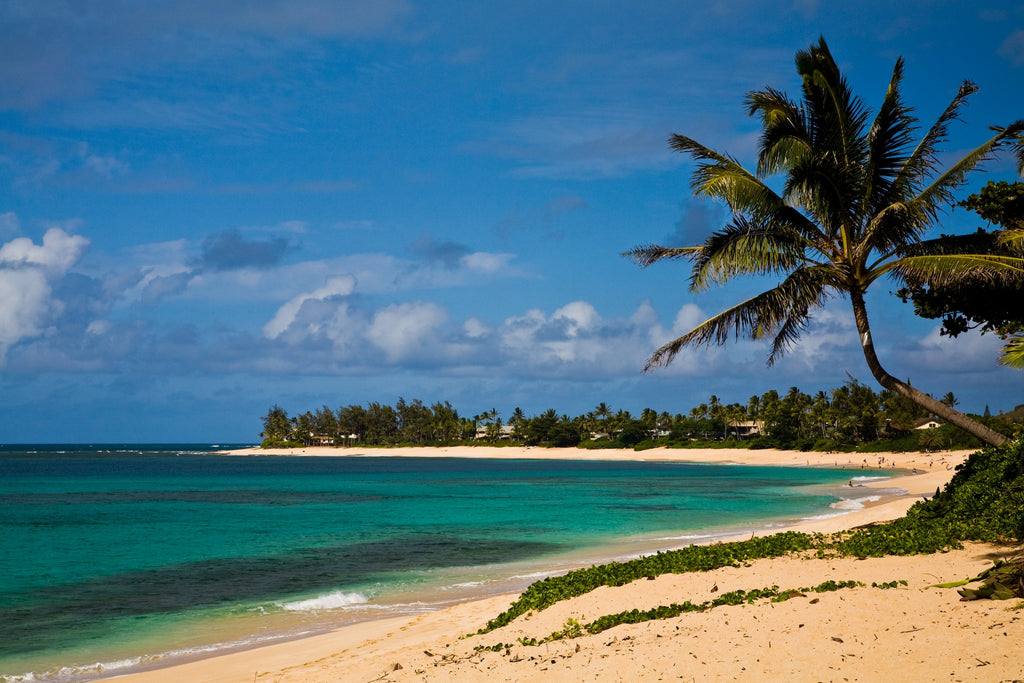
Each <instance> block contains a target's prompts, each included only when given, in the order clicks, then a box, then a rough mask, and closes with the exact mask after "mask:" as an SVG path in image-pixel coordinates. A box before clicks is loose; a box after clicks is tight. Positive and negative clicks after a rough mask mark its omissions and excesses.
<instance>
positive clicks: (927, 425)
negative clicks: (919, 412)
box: [914, 417, 942, 429]
mask: <svg viewBox="0 0 1024 683" xmlns="http://www.w3.org/2000/svg"><path fill="white" fill-rule="evenodd" d="M941 426H942V423H941V422H939V421H938V420H936V419H935V418H934V417H922V418H921V419H920V420H915V421H914V429H935V428H936V427H941Z"/></svg>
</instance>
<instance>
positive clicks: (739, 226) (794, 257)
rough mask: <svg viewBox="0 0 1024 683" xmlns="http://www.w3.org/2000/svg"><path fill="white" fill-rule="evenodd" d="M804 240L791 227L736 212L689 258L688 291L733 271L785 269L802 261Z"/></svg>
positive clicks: (753, 272)
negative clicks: (759, 220)
mask: <svg viewBox="0 0 1024 683" xmlns="http://www.w3.org/2000/svg"><path fill="white" fill-rule="evenodd" d="M806 247H807V243H806V241H805V240H804V239H803V238H802V237H801V235H800V234H799V233H798V232H796V231H795V230H792V229H788V226H786V225H784V224H783V225H778V224H776V223H774V222H768V223H757V222H755V221H751V220H749V219H747V218H746V217H745V216H741V215H737V216H734V217H733V221H732V222H731V223H729V224H728V225H726V226H725V228H724V229H722V230H719V231H718V232H715V233H714V234H712V235H711V236H710V237H708V239H707V240H706V241H705V242H704V244H703V246H702V248H701V251H700V253H699V254H695V257H694V259H693V270H692V275H691V278H690V291H702V290H705V289H707V288H708V287H709V286H710V285H712V284H724V283H725V282H727V281H729V280H730V279H732V278H733V277H735V276H737V275H766V274H770V273H780V272H786V271H788V270H791V269H793V268H795V267H797V266H798V265H799V264H800V263H801V262H803V261H804V252H805V251H806Z"/></svg>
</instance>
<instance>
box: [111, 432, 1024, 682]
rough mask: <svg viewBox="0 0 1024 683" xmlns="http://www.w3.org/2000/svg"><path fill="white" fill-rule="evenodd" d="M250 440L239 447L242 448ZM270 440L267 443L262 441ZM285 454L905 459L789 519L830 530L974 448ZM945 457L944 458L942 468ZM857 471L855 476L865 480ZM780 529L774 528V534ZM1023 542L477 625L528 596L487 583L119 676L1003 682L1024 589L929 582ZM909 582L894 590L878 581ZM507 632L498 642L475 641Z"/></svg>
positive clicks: (592, 600) (698, 578)
mask: <svg viewBox="0 0 1024 683" xmlns="http://www.w3.org/2000/svg"><path fill="white" fill-rule="evenodd" d="M247 452H250V451H241V452H237V453H239V454H244V453H247ZM252 452H256V453H261V454H265V453H266V452H265V451H252ZM288 453H289V454H290V455H355V454H371V455H401V456H407V457H415V456H426V457H430V456H433V457H437V456H442V455H447V456H451V457H500V458H516V457H525V458H558V457H574V458H588V459H595V460H615V459H630V460H636V459H643V460H677V461H687V462H734V463H741V464H763V465H768V464H771V465H787V466H807V465H812V466H825V467H836V466H838V467H842V468H847V469H850V470H851V480H852V479H853V477H855V476H857V470H859V469H860V468H861V466H862V465H865V466H870V467H871V468H877V467H878V465H879V458H881V457H885V458H886V461H885V466H886V467H888V466H889V465H890V464H891V463H892V462H893V461H895V465H896V467H897V468H898V469H899V470H900V471H897V472H895V473H894V474H902V473H903V471H905V470H913V469H916V470H917V474H908V475H905V476H900V477H899V478H898V479H896V480H892V479H890V480H887V481H883V482H875V483H869V484H865V486H864V488H865V497H867V496H870V491H871V489H872V488H888V489H892V488H893V487H899V488H901V489H904V490H905V491H906V493H905V494H901V495H897V496H888V497H883V498H881V499H880V500H878V501H877V502H875V503H873V504H868V505H867V506H866V507H864V508H863V509H859V510H854V511H851V512H850V513H848V514H845V515H841V516H836V517H829V518H825V519H817V520H810V521H806V522H803V523H800V524H797V525H794V526H793V527H791V528H793V529H797V530H801V531H807V532H815V531H820V532H825V533H827V532H831V531H837V530H839V529H844V528H852V527H855V526H859V525H861V524H867V523H871V522H875V521H883V520H889V519H895V518H897V517H899V516H902V515H903V514H904V513H905V512H906V510H907V509H908V508H909V507H910V505H912V504H913V503H914V502H915V501H917V500H920V499H921V498H922V497H923V496H929V497H930V496H931V495H932V494H934V492H935V489H936V487H941V486H944V485H945V483H946V482H947V481H948V480H949V479H950V477H951V476H952V474H953V473H954V472H953V468H955V466H956V465H957V464H959V463H960V462H962V461H963V460H964V459H965V458H966V456H967V455H968V453H967V452H943V453H936V454H920V453H905V454H888V453H886V454H872V455H868V456H866V460H865V456H864V455H858V456H856V457H854V456H851V455H848V454H838V455H836V454H820V453H796V452H785V451H771V450H766V451H747V450H718V449H715V450H689V449H688V450H677V449H652V450H647V451H641V452H634V451H578V450H575V449H527V448H490V447H453V448H446V449H445V448H422V449H415V448H411V449H402V448H399V449H388V450H373V449H371V450H365V449H336V448H327V449H319V448H308V449H299V450H298V451H289V452H288ZM947 468H948V469H947ZM854 483H855V482H854ZM778 531H780V529H773V530H771V531H766V532H764V533H776V532H778ZM1011 551H1012V549H1009V548H1004V547H999V546H992V545H987V544H969V545H967V546H966V547H965V548H964V549H963V550H957V551H952V552H948V553H939V554H936V555H928V556H913V557H886V558H877V559H865V560H856V559H846V558H844V559H817V558H794V557H787V558H779V559H769V560H759V561H756V562H752V563H750V564H749V565H747V566H744V567H741V568H733V567H725V568H721V569H718V570H714V571H711V572H702V573H691V574H683V575H663V576H659V577H657V578H656V579H654V580H642V581H636V582H634V583H632V584H629V585H626V586H622V587H618V588H600V589H598V590H595V591H593V592H591V593H589V594H587V595H584V596H581V597H578V598H574V599H572V600H567V601H564V602H561V603H558V604H556V605H554V606H552V607H550V608H548V609H547V610H544V611H542V612H539V613H536V614H529V615H524V616H521V617H519V618H518V619H516V620H515V621H513V622H512V623H511V624H509V625H508V626H506V627H504V628H502V629H498V630H496V631H493V632H491V633H488V634H486V635H483V636H474V637H470V638H465V637H464V636H465V635H466V634H469V633H473V632H476V631H477V629H479V628H480V627H482V626H483V625H484V624H486V623H487V621H488V620H489V619H492V618H493V617H495V616H497V615H498V614H499V613H501V612H502V611H504V610H505V609H506V608H507V607H508V605H509V604H510V603H511V602H512V601H513V600H514V599H515V598H517V597H518V596H517V595H503V596H495V597H488V598H486V599H481V600H475V601H471V602H466V603H463V604H459V605H456V606H454V607H450V608H447V609H444V610H439V611H436V612H430V613H428V614H421V615H417V616H404V617H394V618H390V619H383V620H379V621H371V622H366V623H361V624H355V625H352V626H346V627H344V628H340V629H338V630H336V631H333V632H330V633H327V634H323V635H317V636H312V637H308V638H303V639H300V640H294V641H290V642H284V643H277V644H274V645H269V646H266V647H261V648H257V649H252V650H247V651H244V652H235V653H230V654H224V655H220V656H216V657H212V658H209V659H205V660H201V661H196V662H191V663H187V664H181V665H177V666H173V667H168V668H164V669H159V670H156V671H150V672H145V673H139V674H132V675H128V676H122V677H119V678H117V679H116V680H118V681H121V682H122V683H165V682H166V683H172V682H173V683H178V682H179V681H204V682H206V683H219V682H225V683H227V682H232V683H233V682H238V683H243V682H251V681H257V682H258V681H273V682H275V683H278V682H280V683H285V682H295V683H312V682H314V681H316V682H320V681H396V682H397V681H482V680H487V681H533V680H539V681H649V680H650V681H653V680H686V681H703V680H749V681H755V680H764V679H769V680H787V681H788V680H796V681H856V680H861V681H877V680H884V679H888V680H893V681H938V680H943V681H1003V680H1019V679H1021V678H1024V654H1022V650H1021V648H1020V643H1021V642H1024V609H1019V608H1018V606H1019V605H1020V604H1021V601H1019V600H1009V601H989V600H982V601H975V602H960V600H959V595H958V594H957V592H956V590H955V589H950V588H934V587H933V588H929V586H934V584H937V583H946V582H950V581H957V580H963V579H967V578H971V577H974V576H976V575H977V574H979V573H980V572H981V571H983V570H984V569H986V568H987V567H989V566H991V565H992V562H993V560H994V559H996V558H999V557H1004V556H1006V555H1007V554H1009V553H1010V552H1011ZM830 579H831V580H835V581H848V580H854V581H860V582H862V583H864V584H866V585H865V587H861V588H853V589H844V590H840V591H837V592H832V593H822V594H816V593H809V594H807V596H806V597H796V598H793V599H790V600H788V601H785V602H781V603H772V602H767V601H765V602H758V603H755V604H753V605H742V606H728V607H719V608H715V609H713V610H710V611H708V612H703V613H689V614H684V615H682V616H680V617H677V618H673V619H666V620H660V621H651V622H645V623H642V624H635V625H622V626H618V627H615V628H613V629H610V630H608V631H605V632H603V633H600V634H597V635H592V636H591V635H588V636H583V637H580V638H575V639H571V640H565V641H559V642H552V643H548V644H544V645H540V646H532V647H531V646H524V645H520V644H518V640H519V639H520V638H537V639H541V638H543V637H545V636H547V635H548V634H550V633H552V632H553V631H557V630H559V629H561V628H562V627H563V626H564V625H565V623H566V620H567V619H576V620H578V621H580V622H584V623H585V622H586V621H591V620H593V619H595V618H597V617H599V616H602V615H605V614H612V613H616V612H620V611H623V610H629V609H648V608H651V607H655V606H658V605H668V604H670V603H681V602H684V601H686V600H690V601H692V602H694V603H700V602H704V601H706V600H711V599H713V598H714V597H716V594H721V593H723V592H727V591H733V590H737V589H742V590H751V589H759V588H765V587H769V586H779V587H780V588H783V589H789V588H802V587H810V586H816V585H818V584H820V583H822V582H824V581H826V580H830ZM891 581H906V582H907V585H906V586H904V585H902V584H901V585H900V587H898V588H894V589H885V590H882V589H879V588H873V587H871V584H872V583H873V582H874V583H888V582H891ZM498 643H511V644H512V645H511V647H509V648H507V649H502V650H501V651H500V652H492V651H477V650H475V647H476V646H492V645H495V644H498Z"/></svg>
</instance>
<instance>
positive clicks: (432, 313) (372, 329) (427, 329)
mask: <svg viewBox="0 0 1024 683" xmlns="http://www.w3.org/2000/svg"><path fill="white" fill-rule="evenodd" d="M447 321H448V314H447V313H445V311H444V309H443V308H441V307H440V306H438V305H437V304H433V303H427V302H414V303H402V304H392V305H391V306H388V307H386V308H384V309H382V310H380V311H378V312H377V313H376V315H374V316H373V322H372V323H370V326H369V328H368V329H367V330H366V338H367V339H369V340H370V341H371V342H373V343H374V344H375V345H376V346H377V347H379V348H380V349H383V351H384V353H385V355H386V356H387V359H388V360H389V361H392V362H394V361H398V360H402V359H404V358H408V357H410V356H416V355H417V354H416V353H415V352H416V351H422V350H424V349H426V348H429V347H433V346H434V345H435V344H436V343H437V340H436V339H435V337H436V335H437V330H438V328H440V327H441V326H442V325H444V324H445V323H446V322H447Z"/></svg>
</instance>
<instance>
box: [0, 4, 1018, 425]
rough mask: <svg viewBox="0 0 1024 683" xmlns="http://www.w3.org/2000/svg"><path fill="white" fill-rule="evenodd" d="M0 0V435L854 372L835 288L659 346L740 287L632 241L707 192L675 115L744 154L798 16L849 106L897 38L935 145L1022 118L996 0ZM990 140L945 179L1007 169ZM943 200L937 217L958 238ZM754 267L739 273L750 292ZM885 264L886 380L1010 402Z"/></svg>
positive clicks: (797, 379)
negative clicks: (275, 408) (692, 182)
mask: <svg viewBox="0 0 1024 683" xmlns="http://www.w3.org/2000/svg"><path fill="white" fill-rule="evenodd" d="M837 5H838V3H825V2H816V1H814V0H795V1H785V0H784V1H781V2H775V3H764V2H760V1H756V2H754V1H748V0H727V1H724V2H699V3H698V2H689V1H680V0H671V1H659V0H652V1H648V2H644V3H636V2H627V1H625V0H622V1H618V0H608V1H601V2H599V1H596V0H591V1H589V2H575V1H559V0H555V1H551V0H546V1H544V2H534V1H532V0H520V1H517V2H490V1H488V0H482V1H481V2H474V3H466V2H452V1H450V0H434V1H431V2H422V1H420V0H216V1H213V2H211V1H210V0H202V1H199V0H196V1H192V0H154V1H152V2H139V3H125V2H121V1H119V0H94V1H92V2H87V3H86V2H68V1H67V0H31V1H28V0H25V1H22V0H5V1H4V2H0V84H2V87H0V122H2V124H0V415H2V417H3V419H2V421H0V443H30V442H48V443H52V442H56V443H63V442H78V443H80V442H203V441H210V442H214V443H216V442H219V441H225V442H255V441H258V437H259V432H260V429H261V422H260V418H261V417H262V416H263V415H265V414H266V413H267V410H268V409H269V407H270V406H272V405H273V404H279V405H280V406H281V407H283V408H285V409H286V410H287V411H288V412H289V413H290V414H292V415H294V414H297V413H300V412H303V411H305V410H316V409H318V408H319V407H320V406H322V405H327V406H329V407H330V408H332V409H336V408H338V407H339V406H343V405H350V404H361V405H365V404H366V403H369V402H371V401H380V402H383V403H388V404H394V403H395V402H396V401H397V400H398V398H399V397H404V398H405V399H406V400H412V399H416V398H418V399H421V400H423V401H424V402H425V403H428V404H431V403H434V402H437V401H450V402H451V403H452V404H453V405H454V406H455V407H456V408H457V409H458V410H459V411H460V413H461V414H463V415H469V416H472V415H473V414H476V413H481V412H484V411H486V410H490V409H497V410H498V411H499V414H500V415H501V416H503V417H506V418H507V417H508V415H510V414H511V413H512V411H513V410H514V409H515V408H516V407H521V408H522V409H523V411H524V412H525V413H526V414H527V415H535V414H539V413H541V412H543V411H545V410H547V409H549V408H554V409H555V410H556V411H558V412H559V413H565V414H569V415H576V414H581V413H585V412H587V411H589V410H592V409H593V408H594V407H595V406H596V405H597V404H598V403H601V402H604V403H606V404H608V405H609V406H610V407H611V408H612V409H613V410H618V409H624V410H629V411H631V412H634V413H638V412H639V411H640V410H642V409H643V408H645V407H651V408H654V409H655V410H657V411H659V412H661V411H668V412H670V413H677V412H682V413H685V412H687V411H689V409H690V408H691V407H693V406H695V405H697V404H698V403H700V402H702V401H706V400H707V399H708V397H709V396H710V395H712V394H714V395H717V396H718V397H719V398H720V399H721V400H723V401H724V402H726V403H731V402H740V403H743V404H745V403H746V401H747V399H748V398H749V397H750V396H751V395H753V394H761V393H763V392H765V391H768V390H770V389H777V390H779V391H780V392H784V391H785V390H787V389H788V388H789V387H791V386H797V387H799V388H800V389H801V390H803V391H804V392H806V393H810V394H813V393H815V392H817V391H819V390H826V391H827V390H829V389H832V388H835V387H838V386H840V385H841V384H842V383H844V382H846V381H849V380H850V378H855V379H857V380H859V381H861V382H864V383H866V384H870V385H871V386H875V387H876V388H878V387H877V386H876V385H875V384H874V381H873V380H872V378H871V375H870V373H869V372H868V369H867V365H866V363H865V361H864V359H863V357H862V355H861V354H860V350H859V347H858V345H857V339H856V333H855V328H854V324H853V316H852V313H851V309H850V305H849V301H848V300H845V299H841V298H837V299H833V300H831V301H830V302H829V303H828V305H827V306H826V307H825V308H823V309H821V310H820V311H818V312H817V313H816V314H815V316H814V319H813V323H812V325H811V327H810V328H809V329H808V331H807V332H806V334H805V335H804V337H803V340H802V341H801V343H800V344H799V345H797V346H796V347H795V348H793V349H792V350H791V351H790V352H789V354H788V355H786V356H785V357H784V358H783V359H782V360H780V361H779V362H777V363H776V364H775V365H774V366H772V367H767V366H766V360H767V355H768V350H769V349H768V347H767V345H766V344H764V343H754V342H751V341H747V340H739V341H735V342H733V343H729V344H727V345H725V346H723V347H714V348H711V349H702V348H698V349H687V350H684V351H683V352H682V353H681V354H680V355H679V356H678V357H677V359H676V360H675V362H674V363H673V364H672V365H671V366H670V367H668V368H663V369H659V370H655V371H653V372H650V373H647V374H644V373H643V372H642V368H643V365H644V361H645V360H646V358H647V357H648V356H649V355H650V354H651V352H653V351H654V350H655V349H656V348H657V347H658V346H660V345H661V344H663V343H665V342H667V341H669V340H671V339H673V338H674V337H676V336H679V335H680V334H682V333H684V332H686V331H688V330H689V329H690V328H691V327H693V326H694V325H696V324H698V323H700V322H702V321H703V320H705V319H707V318H708V317H710V316H711V315H714V314H715V313H717V312H719V311H721V310H722V309H723V308H724V307H726V306H729V305H731V304H734V303H736V302H738V301H740V300H742V298H745V297H746V296H749V295H750V294H751V293H753V292H755V291H757V288H758V287H761V288H763V287H764V283H763V282H762V283H757V282H739V283H736V285H735V286H733V285H732V284H730V286H728V287H725V288H722V289H715V290H710V291H707V292H702V293H697V294H694V293H691V292H690V291H689V290H688V270H687V268H686V267H685V264H682V263H664V264H655V265H654V266H652V267H650V268H647V269H641V268H639V267H638V266H636V265H635V264H633V263H632V262H630V261H629V260H627V259H625V258H623V257H622V256H621V254H622V252H624V251H626V250H628V249H630V248H632V247H634V246H637V245H641V244H649V243H659V244H665V245H671V246H682V245H686V244H696V243H699V242H700V241H702V240H703V238H704V237H705V236H706V235H708V234H709V233H710V232H711V231H713V230H714V229H716V228H718V227H720V226H721V225H723V224H724V222H725V221H726V220H727V219H728V216H727V212H726V210H725V209H724V207H722V206H720V205H718V204H715V203H709V202H706V201H701V200H697V199H695V198H694V197H693V196H692V192H691V190H690V189H689V176H690V173H691V172H692V170H693V165H692V163H691V162H689V161H688V160H687V158H685V157H684V156H682V155H680V154H678V153H676V152H672V151H671V150H669V148H668V146H667V144H666V139H667V138H668V136H669V135H670V134H672V133H681V134H684V135H687V136H689V137H692V138H695V139H697V140H699V141H701V142H702V143H704V144H706V145H708V146H710V147H712V148H715V149H717V150H720V151H724V152H728V153H729V154H731V155H733V156H734V157H736V158H738V159H739V160H740V161H741V162H743V163H745V164H746V165H748V166H750V167H752V166H753V165H754V160H755V148H756V141H757V130H758V129H757V122H756V121H755V120H753V119H751V118H749V117H748V116H747V114H746V112H745V109H744V106H743V97H744V95H745V94H746V93H748V92H750V91H752V90H755V89H762V88H765V87H768V86H771V87H774V88H776V89H779V90H782V91H784V92H787V93H789V94H790V95H791V96H792V97H794V98H797V97H799V81H798V79H797V78H796V75H795V69H794V66H793V58H794V55H795V54H796V52H797V51H798V50H801V49H806V48H807V47H808V46H810V45H811V44H812V43H814V42H816V41H817V40H818V38H819V36H824V37H825V39H826V40H827V41H828V44H829V47H830V49H831V51H832V53H833V55H834V56H835V58H836V60H837V62H838V63H839V65H840V67H841V68H842V69H843V71H844V72H845V74H846V77H847V78H848V80H849V81H850V83H851V85H852V87H853V89H854V90H855V92H857V93H858V94H859V95H860V96H861V97H862V98H863V99H864V101H865V104H866V105H867V106H868V107H870V108H871V109H872V110H875V109H876V108H877V106H878V104H879V102H880V101H881V98H882V96H883V94H884V92H885V88H886V86H887V84H888V81H889V78H890V76H891V73H892V68H893V65H894V64H895V62H896V59H897V58H898V57H900V56H902V57H903V58H904V60H905V62H906V67H905V77H904V83H903V92H904V96H905V100H906V101H907V102H908V103H909V104H911V105H912V106H914V107H915V109H916V112H917V115H918V116H919V118H920V119H921V120H922V122H923V123H924V124H925V125H927V124H930V123H931V122H933V121H934V120H935V118H936V117H937V116H938V115H939V113H940V112H941V111H942V109H943V108H944V107H945V106H946V105H947V104H948V103H949V101H950V100H951V98H952V97H953V95H954V94H955V93H956V91H957V88H958V87H959V86H960V84H961V82H962V81H963V80H965V79H970V80H972V81H974V82H975V83H977V84H978V85H979V86H980V90H979V91H978V92H977V93H976V94H975V95H974V96H973V97H972V98H971V100H970V104H969V106H968V107H967V109H966V110H965V111H964V114H963V116H962V121H961V122H959V123H957V124H955V125H954V126H953V129H952V135H951V137H950V140H949V141H948V142H947V144H946V145H945V146H944V158H950V159H952V158H955V155H956V154H957V152H960V153H962V152H963V151H965V150H967V149H971V148H973V147H975V146H977V145H978V144H980V143H981V142H982V141H983V140H985V139H987V137H988V136H989V135H990V134H991V132H990V131H989V129H988V127H989V126H993V125H1007V124H1009V123H1010V122H1012V121H1015V120H1017V119H1021V118H1024V5H1022V4H1021V3H1017V2H1008V1H1003V0H1001V1H990V0H980V2H970V3H968V2H962V1H958V2H950V1H948V0H928V1H919V0H904V1H903V2H900V3H895V4H893V3H888V2H884V3H883V2H873V1H871V2H849V3H842V6H841V7H838V6H837ZM1015 178H1016V175H1015V169H1014V163H1013V160H1012V158H1011V157H1010V156H1009V155H1003V156H1000V157H997V158H996V159H994V160H992V161H991V162H989V163H988V164H986V166H985V167H984V172H983V173H978V174H975V175H974V176H972V178H971V182H970V183H969V184H968V185H967V187H966V188H965V191H964V192H963V196H966V195H967V194H969V193H970V192H971V191H976V190H977V189H978V188H979V187H981V186H982V185H983V184H984V183H985V182H986V181H987V180H1014V179H1015ZM980 225H981V223H980V219H979V218H977V217H976V216H974V215H973V214H970V213H968V212H966V211H965V210H963V209H959V208H955V209H950V210H949V211H947V212H946V213H944V214H943V216H942V219H941V226H939V228H938V229H937V230H936V232H935V233H934V234H935V235H937V234H938V233H939V232H942V233H946V234H949V233H957V232H966V231H971V230H974V229H975V228H976V227H979V226H980ZM769 286H770V284H769ZM893 289H895V286H894V285H891V284H890V283H888V282H880V283H878V284H877V285H876V291H874V292H873V293H872V295H871V296H870V297H869V299H868V305H869V313H870V314H871V321H872V325H873V329H874V341H875V345H876V347H877V348H878V350H879V355H880V358H881V361H882V363H883V365H885V366H886V368H887V369H888V370H889V371H890V372H891V373H892V374H894V375H896V376H898V377H901V378H909V379H910V380H911V382H912V383H913V384H915V385H916V386H918V387H920V388H922V389H923V390H924V391H927V392H929V393H932V394H933V395H935V396H942V395H944V394H945V393H946V392H950V391H951V392H953V393H954V395H955V396H956V397H957V399H958V400H959V401H960V408H961V409H964V410H967V411H973V412H979V413H980V412H982V411H983V410H984V408H985V407H986V406H990V409H991V411H992V412H993V413H996V412H998V410H1010V409H1012V408H1013V407H1014V406H1015V405H1018V404H1021V403H1024V375H1022V374H1021V373H1020V372H1015V371H1011V370H1008V369H1005V368H1002V367H1000V366H998V364H997V362H996V358H997V355H998V349H999V346H1000V342H999V339H998V338H996V337H994V336H993V335H985V336H981V335H977V334H972V335H968V336H962V337H960V338H958V339H956V340H950V339H948V338H945V337H941V336H940V335H939V334H938V325H937V324H936V322H935V321H928V320H922V319H919V318H916V317H915V316H914V315H913V311H912V307H911V306H910V305H909V304H903V303H901V302H900V301H899V299H898V298H896V297H895V296H893V295H892V294H891V291H892V290H893Z"/></svg>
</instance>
